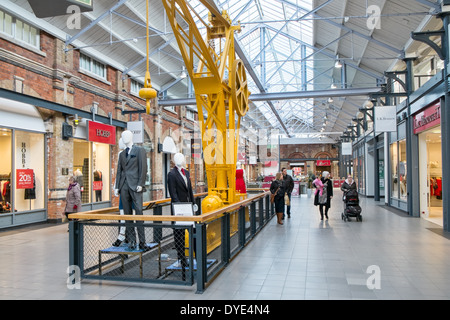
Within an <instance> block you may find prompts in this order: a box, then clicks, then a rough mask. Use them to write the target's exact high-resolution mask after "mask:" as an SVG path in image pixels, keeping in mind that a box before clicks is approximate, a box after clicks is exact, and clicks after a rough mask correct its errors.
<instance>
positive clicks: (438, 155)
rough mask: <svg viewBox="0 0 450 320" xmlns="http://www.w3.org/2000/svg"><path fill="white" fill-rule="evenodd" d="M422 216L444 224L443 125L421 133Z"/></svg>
mask: <svg viewBox="0 0 450 320" xmlns="http://www.w3.org/2000/svg"><path fill="white" fill-rule="evenodd" d="M419 168H420V170H419V175H420V177H419V179H420V212H421V217H423V218H425V219H427V220H429V221H431V222H433V223H436V224H438V225H440V226H443V224H444V221H443V206H442V142H441V127H440V126H439V127H435V128H433V129H430V130H427V131H424V132H422V133H420V134H419Z"/></svg>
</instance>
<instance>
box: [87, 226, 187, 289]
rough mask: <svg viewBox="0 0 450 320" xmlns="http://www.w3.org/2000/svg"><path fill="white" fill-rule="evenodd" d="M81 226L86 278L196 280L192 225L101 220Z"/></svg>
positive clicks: (157, 280)
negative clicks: (194, 277) (194, 278)
mask: <svg viewBox="0 0 450 320" xmlns="http://www.w3.org/2000/svg"><path fill="white" fill-rule="evenodd" d="M79 230H80V234H81V235H82V236H81V237H80V239H82V244H81V247H82V255H81V258H82V261H81V266H80V267H81V270H82V272H83V275H84V277H85V278H101V279H108V280H131V281H146V282H152V281H153V282H174V283H177V282H178V283H184V284H192V283H193V276H194V270H195V261H194V256H193V254H194V253H195V250H194V245H193V241H192V234H193V228H192V226H181V225H172V224H170V223H164V224H163V223H159V224H158V223H143V222H141V223H138V222H135V223H133V222H123V223H120V222H111V221H100V220H99V221H94V222H91V221H89V222H80V229H79ZM122 232H123V233H122Z"/></svg>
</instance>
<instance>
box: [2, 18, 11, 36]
mask: <svg viewBox="0 0 450 320" xmlns="http://www.w3.org/2000/svg"><path fill="white" fill-rule="evenodd" d="M12 30H13V29H12V17H11V16H10V15H9V14H6V13H5V30H4V31H5V33H7V34H9V35H10V36H13V31H12Z"/></svg>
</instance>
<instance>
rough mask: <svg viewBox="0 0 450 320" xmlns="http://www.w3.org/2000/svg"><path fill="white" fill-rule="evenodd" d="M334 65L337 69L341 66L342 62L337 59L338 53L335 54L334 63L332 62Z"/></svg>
mask: <svg viewBox="0 0 450 320" xmlns="http://www.w3.org/2000/svg"><path fill="white" fill-rule="evenodd" d="M334 67H335V68H337V69H340V68H342V62H341V60H339V55H336V63H335V64H334Z"/></svg>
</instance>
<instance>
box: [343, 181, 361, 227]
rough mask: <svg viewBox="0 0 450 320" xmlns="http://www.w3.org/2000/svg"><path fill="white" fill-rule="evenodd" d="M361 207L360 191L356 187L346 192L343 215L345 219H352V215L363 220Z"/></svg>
mask: <svg viewBox="0 0 450 320" xmlns="http://www.w3.org/2000/svg"><path fill="white" fill-rule="evenodd" d="M361 211H362V209H361V207H360V206H359V196H358V192H357V191H356V190H354V189H351V190H349V191H347V192H346V193H345V194H344V212H343V213H342V215H341V217H342V220H344V221H347V220H348V221H350V217H353V218H356V221H362V216H361Z"/></svg>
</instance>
